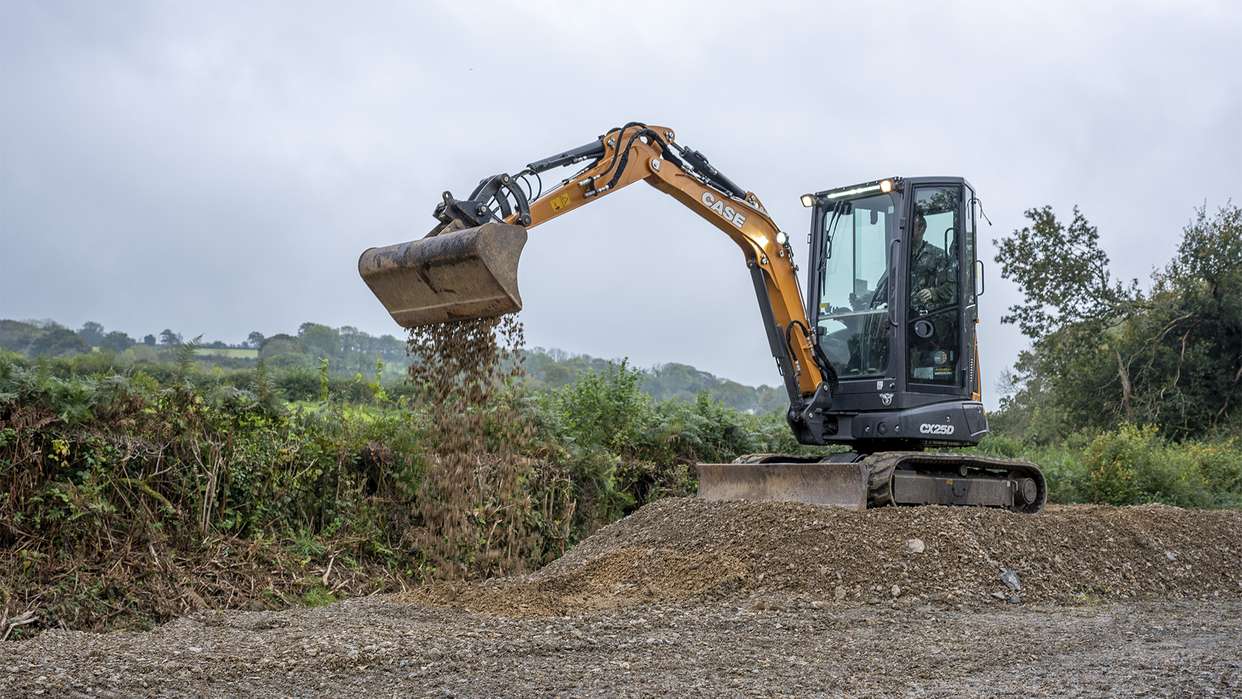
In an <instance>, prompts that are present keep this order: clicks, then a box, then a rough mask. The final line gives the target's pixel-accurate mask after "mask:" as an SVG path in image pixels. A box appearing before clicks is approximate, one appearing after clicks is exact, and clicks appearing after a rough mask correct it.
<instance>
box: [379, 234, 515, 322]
mask: <svg viewBox="0 0 1242 699" xmlns="http://www.w3.org/2000/svg"><path fill="white" fill-rule="evenodd" d="M525 245H526V229H525V228H523V227H522V226H516V225H511V224H507V223H485V224H483V225H482V226H477V227H475V228H467V229H464V230H460V231H454V232H452V233H441V234H439V235H435V236H430V237H427V238H423V239H421V240H415V241H411V242H408V243H401V244H398V245H389V246H387V247H382V248H371V249H369V250H367V251H366V252H364V253H362V256H361V257H360V258H359V259H358V273H359V274H360V275H362V279H363V281H365V282H366V283H367V286H369V287H370V288H371V291H372V292H373V293H374V294H375V296H376V298H378V299H379V300H380V303H382V304H384V308H386V309H388V313H389V314H390V315H392V317H393V320H395V321H397V323H398V324H400V325H402V326H403V327H407V328H414V327H418V326H420V325H429V324H432V323H443V322H447V321H453V320H466V319H471V318H488V317H492V316H499V315H504V314H506V313H513V312H515V311H518V310H521V308H522V298H521V296H519V295H518V285H517V268H518V259H519V258H520V257H521V255H522V248H523V247H524V246H525Z"/></svg>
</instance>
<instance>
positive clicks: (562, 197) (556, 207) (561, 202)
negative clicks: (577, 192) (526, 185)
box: [548, 192, 569, 211]
mask: <svg viewBox="0 0 1242 699" xmlns="http://www.w3.org/2000/svg"><path fill="white" fill-rule="evenodd" d="M548 203H549V204H551V205H552V210H553V211H560V210H561V209H563V208H565V207H566V206H569V192H562V193H560V194H558V195H556V196H555V197H552V201H550V202H548Z"/></svg>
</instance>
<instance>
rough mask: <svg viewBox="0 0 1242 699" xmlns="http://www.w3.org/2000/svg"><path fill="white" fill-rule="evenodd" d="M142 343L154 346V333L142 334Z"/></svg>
mask: <svg viewBox="0 0 1242 699" xmlns="http://www.w3.org/2000/svg"><path fill="white" fill-rule="evenodd" d="M142 344H144V345H146V346H148V347H154V346H155V336H154V335H145V336H143V338H142Z"/></svg>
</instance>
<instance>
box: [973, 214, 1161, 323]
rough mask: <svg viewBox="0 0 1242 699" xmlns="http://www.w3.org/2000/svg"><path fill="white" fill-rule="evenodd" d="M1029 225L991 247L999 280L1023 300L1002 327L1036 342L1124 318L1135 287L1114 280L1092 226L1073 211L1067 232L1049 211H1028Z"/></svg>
mask: <svg viewBox="0 0 1242 699" xmlns="http://www.w3.org/2000/svg"><path fill="white" fill-rule="evenodd" d="M1026 218H1027V219H1028V220H1029V221H1030V222H1031V225H1029V226H1026V227H1024V228H1021V229H1019V230H1016V231H1014V232H1013V236H1012V237H1010V238H1005V239H1003V240H1000V241H997V240H993V241H992V243H993V244H994V245H996V246H997V249H998V252H997V253H996V262H997V263H998V264H1000V266H1001V276H1002V277H1004V278H1005V279H1010V280H1012V281H1013V282H1014V283H1016V284H1017V285H1018V288H1019V289H1021V290H1022V293H1023V295H1024V296H1025V297H1026V300H1025V301H1024V302H1023V303H1019V304H1015V305H1013V306H1010V307H1009V314H1008V315H1006V316H1004V317H1002V318H1001V322H1002V323H1016V324H1017V325H1018V327H1019V328H1020V329H1021V330H1022V334H1024V335H1026V336H1027V337H1029V338H1032V339H1035V338H1039V337H1043V336H1046V335H1048V334H1050V333H1053V332H1055V331H1057V330H1060V329H1062V328H1064V327H1066V326H1068V325H1072V324H1075V323H1082V322H1086V321H1091V322H1095V323H1108V322H1110V321H1112V320H1115V319H1116V318H1117V317H1119V316H1121V315H1123V314H1124V313H1125V312H1126V310H1127V309H1128V308H1129V306H1130V305H1131V304H1132V303H1133V301H1134V300H1135V298H1136V297H1137V295H1138V282H1136V281H1131V282H1130V283H1129V285H1125V284H1122V283H1121V282H1120V281H1118V280H1114V279H1113V278H1112V276H1111V275H1110V273H1109V271H1108V262H1109V260H1108V254H1107V253H1105V252H1104V250H1103V249H1102V248H1100V234H1099V231H1098V230H1097V229H1096V227H1095V226H1092V225H1091V224H1090V223H1088V222H1087V219H1086V217H1084V216H1083V215H1082V212H1081V211H1079V210H1078V207H1077V206H1075V207H1074V218H1073V220H1072V221H1070V224H1069V225H1068V226H1066V225H1064V224H1062V223H1061V222H1060V221H1058V220H1057V217H1056V214H1054V213H1053V211H1052V207H1051V206H1044V207H1042V208H1039V209H1027V210H1026Z"/></svg>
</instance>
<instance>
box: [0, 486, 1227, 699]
mask: <svg viewBox="0 0 1242 699" xmlns="http://www.w3.org/2000/svg"><path fill="white" fill-rule="evenodd" d="M1239 541H1242V513H1239V512H1202V511H1189V510H1180V509H1177V508H1169V507H1138V508H1108V507H1071V508H1053V509H1051V510H1049V511H1048V512H1046V513H1044V514H1041V515H1037V516H1024V515H1013V514H1008V513H1004V512H996V511H989V510H980V509H973V508H889V509H885V510H879V511H874V512H866V513H853V512H846V511H842V510H834V509H829V508H819V507H812V506H806V505H795V504H787V503H706V502H702V501H698V500H693V499H670V500H665V501H661V502H658V503H655V504H653V505H650V506H648V507H645V508H643V509H642V510H639V511H638V512H637V513H635V514H634V515H632V516H631V517H629V518H627V519H625V520H622V521H621V522H618V523H616V524H614V525H612V526H609V527H606V528H605V529H603V530H601V531H600V532H598V533H597V534H596V535H594V536H592V537H591V538H589V539H587V540H586V541H584V542H582V543H581V544H580V545H579V546H577V547H576V548H575V549H574V550H572V551H570V552H569V553H568V554H567V555H565V556H564V557H562V558H561V559H560V560H558V561H556V562H554V563H552V564H550V565H548V566H546V567H545V568H543V569H542V570H540V571H537V572H535V573H534V574H532V575H528V576H523V577H516V578H506V579H500V580H493V581H488V582H484V583H475V584H458V585H439V586H434V587H429V588H424V589H420V590H418V591H415V592H413V593H411V594H407V595H404V596H383V597H379V596H377V597H369V598H363V599H357V600H350V601H346V602H342V603H339V604H334V605H330V606H327V607H322V608H318V609H299V610H289V611H284V612H224V611H211V612H199V613H196V614H194V615H191V616H189V617H185V618H183V619H180V620H178V621H175V622H172V623H170V624H167V625H165V626H163V627H160V628H158V629H156V630H154V631H151V632H147V633H128V632H117V633H110V634H89V633H82V632H71V631H49V632H46V633H43V634H41V635H40V636H38V637H36V638H34V639H33V640H30V641H24V642H0V696H24V695H36V694H39V693H42V694H45V695H49V696H62V695H80V694H92V695H106V696H133V695H166V696H182V695H214V696H238V695H249V696H289V695H294V696H314V695H339V694H346V693H349V694H354V693H357V694H365V695H375V696H409V695H440V696H443V695H450V696H452V695H490V696H497V695H502V696H514V695H519V696H522V695H549V694H555V695H567V696H589V695H608V696H613V695H656V694H661V695H663V694H676V695H721V694H725V695H733V694H748V695H765V696H771V695H799V696H802V695H826V696H902V695H905V696H931V697H957V696H989V697H990V696H1012V697H1029V696H1144V695H1146V696H1194V697H1199V696H1239V695H1242V548H1239ZM1015 574H1016V575H1017V576H1018V577H1017V578H1012V577H1010V578H1009V583H1006V582H1005V578H1004V577H1003V576H1006V575H1007V576H1013V575H1015Z"/></svg>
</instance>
